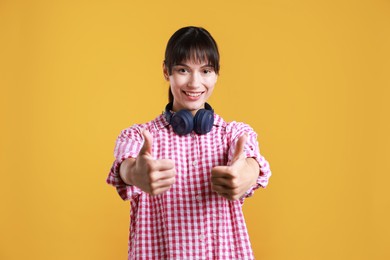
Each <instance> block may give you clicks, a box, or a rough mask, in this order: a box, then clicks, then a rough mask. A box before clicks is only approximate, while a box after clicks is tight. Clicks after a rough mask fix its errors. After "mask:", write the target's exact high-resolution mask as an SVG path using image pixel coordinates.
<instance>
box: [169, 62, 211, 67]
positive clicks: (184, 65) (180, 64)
mask: <svg viewBox="0 0 390 260" xmlns="http://www.w3.org/2000/svg"><path fill="white" fill-rule="evenodd" d="M176 66H182V67H187V68H190V66H188V65H187V64H184V63H178V64H175V65H173V67H176ZM201 68H214V66H213V65H211V64H206V65H203V66H201Z"/></svg>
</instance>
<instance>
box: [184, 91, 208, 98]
mask: <svg viewBox="0 0 390 260" xmlns="http://www.w3.org/2000/svg"><path fill="white" fill-rule="evenodd" d="M183 92H184V94H186V96H189V97H199V96H200V95H202V94H203V93H204V92H187V91H183Z"/></svg>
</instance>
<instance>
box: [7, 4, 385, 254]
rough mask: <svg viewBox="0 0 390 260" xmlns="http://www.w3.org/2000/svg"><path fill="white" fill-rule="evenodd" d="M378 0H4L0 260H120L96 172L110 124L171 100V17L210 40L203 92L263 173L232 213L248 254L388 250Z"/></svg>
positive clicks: (121, 208)
mask: <svg viewBox="0 0 390 260" xmlns="http://www.w3.org/2000/svg"><path fill="white" fill-rule="evenodd" d="M389 14H390V2H389V1H385V0H382V1H380V0H355V1H347V0H338V1H335V0H331V1H307V0H306V1H305V0H296V1H287V0H275V1H270V0H260V1H240V2H237V1H215V0H214V1H203V0H200V1H190V2H185V1H184V2H183V1H130V0H127V1H119V0H113V1H107V0H105V1H104V0H101V1H86V0H79V1H63V0H59V1H44V0H36V1H22V0H19V1H18V0H14V1H9V0H2V1H0V37H1V38H0V39H1V40H0V87H1V93H0V113H1V114H0V115H1V129H0V142H1V143H0V159H1V166H2V167H1V184H0V203H1V214H0V259H4V260H14V259H39V260H45V259H58V260H61V259H82V260H84V259H95V260H98V259H126V253H127V238H128V225H129V205H128V203H125V202H122V201H121V200H120V198H119V196H118V195H117V194H116V191H115V190H114V189H113V188H112V187H110V186H108V185H106V184H105V179H106V176H107V174H108V171H109V168H110V166H111V163H112V161H113V159H114V158H113V149H114V144H115V140H116V137H117V135H118V134H119V132H120V130H122V129H123V128H126V127H128V126H130V125H132V124H134V123H142V122H146V121H148V120H150V119H152V118H154V117H155V116H156V115H157V114H158V113H160V112H161V111H162V110H163V108H164V106H165V104H166V102H167V97H166V96H167V88H168V85H167V83H166V82H165V80H164V78H163V75H162V71H161V64H162V60H163V55H164V49H165V45H166V42H167V41H168V38H169V37H170V36H171V34H172V33H173V32H174V31H176V30H177V29H178V28H180V27H183V26H186V25H197V26H203V27H205V28H207V29H208V30H209V31H210V32H211V33H212V35H213V36H214V37H215V39H216V40H217V42H218V43H219V46H220V51H221V56H222V58H221V75H220V77H219V81H218V84H217V86H216V90H215V92H214V94H213V97H212V98H211V100H210V103H211V104H212V105H213V107H214V108H215V110H216V112H218V113H219V114H220V115H221V116H223V117H224V118H225V119H226V120H229V121H230V120H237V121H244V122H246V123H249V124H250V125H252V126H253V127H254V128H255V130H256V131H257V132H258V133H259V140H260V143H261V150H262V153H263V154H264V155H265V156H266V158H267V159H268V160H269V161H270V163H271V167H272V171H273V176H272V178H271V182H270V185H269V187H268V188H267V189H266V190H260V191H258V192H257V193H256V194H255V196H254V197H253V198H250V199H248V200H246V202H245V205H244V211H245V215H246V219H247V225H248V229H249V232H250V236H251V240H252V244H253V248H254V251H255V255H256V258H257V259H266V260H285V259H289V260H291V259H297V260H302V259H308V260H311V259H324V260H325V259H326V260H327V259H354V260H355V259H390V251H389V250H388V245H389V241H390V225H389V219H390V194H389V189H388V187H387V186H388V183H389V181H390V177H389V176H390V164H389V159H390V138H389V133H390V123H389V112H390V105H389V103H390V102H389V98H390V90H389V89H390V77H389V71H390V51H389V49H390V48H389V46H390V15H389Z"/></svg>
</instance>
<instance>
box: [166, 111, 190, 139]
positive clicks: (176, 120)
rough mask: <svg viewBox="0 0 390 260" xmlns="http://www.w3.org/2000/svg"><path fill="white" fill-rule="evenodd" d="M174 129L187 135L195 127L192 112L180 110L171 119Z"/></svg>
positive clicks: (177, 132) (179, 133)
mask: <svg viewBox="0 0 390 260" xmlns="http://www.w3.org/2000/svg"><path fill="white" fill-rule="evenodd" d="M170 121H171V122H170V123H171V126H172V128H173V131H175V133H176V134H178V135H186V134H189V133H191V131H192V130H193V129H194V122H193V117H192V114H191V112H189V111H187V110H180V111H178V112H177V113H175V114H174V115H172V118H171V120H170Z"/></svg>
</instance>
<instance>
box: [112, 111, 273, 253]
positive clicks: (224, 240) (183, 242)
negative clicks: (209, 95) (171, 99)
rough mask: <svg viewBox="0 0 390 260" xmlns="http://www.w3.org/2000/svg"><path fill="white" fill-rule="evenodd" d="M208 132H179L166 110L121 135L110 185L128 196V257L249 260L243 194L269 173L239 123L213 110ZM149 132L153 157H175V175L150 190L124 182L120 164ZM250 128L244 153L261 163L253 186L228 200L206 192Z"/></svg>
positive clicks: (132, 154) (252, 135)
mask: <svg viewBox="0 0 390 260" xmlns="http://www.w3.org/2000/svg"><path fill="white" fill-rule="evenodd" d="M214 117H215V118H214V126H213V128H212V130H211V132H209V133H207V134H204V135H198V134H196V133H195V132H192V133H191V134H188V135H184V136H179V135H177V134H175V133H174V132H173V129H172V127H171V126H170V125H169V123H168V122H167V121H166V119H165V116H164V115H160V116H158V117H157V118H156V119H155V120H153V121H150V122H148V123H146V124H139V125H133V126H132V127H130V128H128V129H125V130H123V131H122V132H121V134H120V135H119V137H118V139H117V142H116V147H115V151H114V155H115V158H116V160H115V161H114V163H113V166H112V168H111V171H110V173H109V176H108V178H107V183H108V184H111V185H113V186H115V187H116V189H117V191H118V193H119V195H120V196H121V198H122V199H124V200H130V204H131V211H130V235H129V244H128V245H129V251H128V259H147V260H149V259H156V260H161V259H188V260H190V259H239V260H243V259H253V258H254V256H253V252H252V248H251V244H250V241H249V237H248V232H247V228H246V225H245V220H244V216H243V212H242V204H243V201H244V199H245V198H246V197H249V196H251V195H252V194H253V192H254V190H255V189H257V188H259V187H266V186H267V184H268V179H269V177H270V176H271V171H270V168H269V164H268V162H267V161H266V160H265V159H264V157H263V156H261V155H260V152H259V146H258V142H257V134H256V133H255V132H254V131H253V129H252V128H251V127H250V126H248V125H246V124H244V123H238V122H230V123H227V122H225V121H224V120H223V119H222V118H221V117H219V116H218V115H217V114H215V115H214ZM144 129H148V130H149V131H150V133H151V134H152V136H153V148H152V152H153V157H154V158H155V159H172V160H173V161H174V162H175V169H176V181H175V183H174V184H173V185H172V186H171V188H170V189H169V190H168V191H166V192H165V193H163V194H160V195H157V196H151V195H149V194H147V193H144V192H142V191H141V190H140V189H139V188H137V187H135V186H129V185H126V184H125V183H124V182H123V181H122V179H121V178H120V176H119V166H120V164H121V162H122V161H123V160H125V159H126V158H129V157H133V158H136V157H137V155H138V153H139V151H140V149H141V147H142V145H143V137H142V131H143V130H144ZM244 133H247V134H248V139H247V143H246V145H245V148H244V153H245V154H246V156H247V157H253V158H255V159H256V161H257V162H258V163H259V165H260V173H259V177H258V179H257V185H256V186H254V187H252V188H251V189H250V190H249V191H247V192H246V194H245V195H244V196H243V197H242V198H241V199H239V200H235V201H230V200H227V199H225V198H223V197H221V196H219V195H218V194H217V193H215V192H213V191H212V190H211V183H210V173H211V169H212V168H213V167H214V166H218V165H228V164H229V162H230V161H231V159H232V157H233V154H234V148H235V145H236V142H237V140H238V138H239V137H240V136H242V135H243V134H244Z"/></svg>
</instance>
